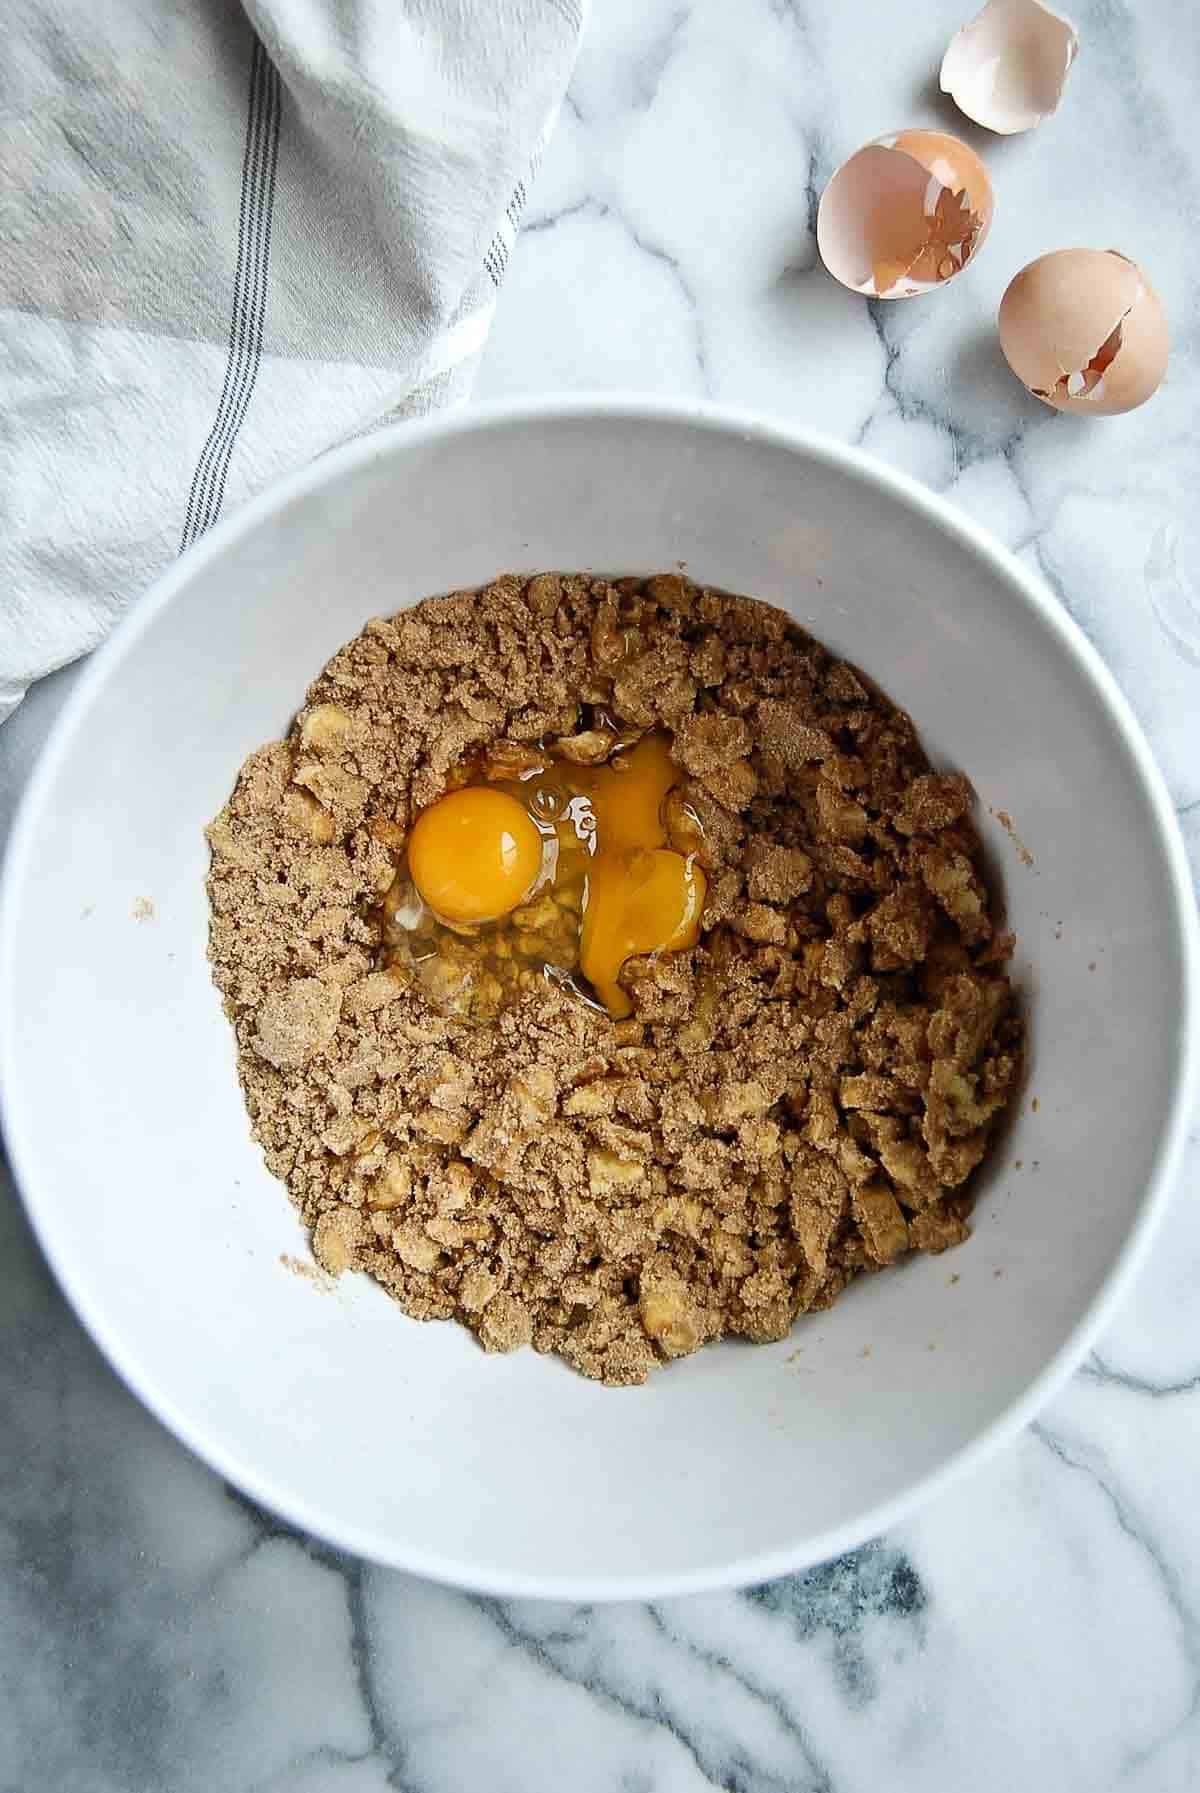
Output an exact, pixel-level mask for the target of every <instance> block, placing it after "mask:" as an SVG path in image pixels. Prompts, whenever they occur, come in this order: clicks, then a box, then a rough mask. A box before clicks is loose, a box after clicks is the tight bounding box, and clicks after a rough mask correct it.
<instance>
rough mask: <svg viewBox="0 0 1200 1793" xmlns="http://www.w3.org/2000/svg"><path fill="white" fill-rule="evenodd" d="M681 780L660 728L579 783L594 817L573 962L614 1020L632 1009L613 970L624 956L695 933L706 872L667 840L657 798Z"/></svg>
mask: <svg viewBox="0 0 1200 1793" xmlns="http://www.w3.org/2000/svg"><path fill="white" fill-rule="evenodd" d="M678 783H679V768H678V766H677V765H676V764H675V762H674V760H673V759H672V758H671V748H670V743H669V742H668V741H667V739H666V737H665V735H658V734H651V735H645V736H644V737H643V738H642V740H640V741H639V742H638V743H637V745H636V747H632V748H630V749H628V750H627V751H626V752H625V753H620V754H618V755H617V756H616V757H615V758H614V759H613V760H612V761H610V763H609V764H608V765H607V766H600V767H597V768H596V770H595V771H593V772H590V773H585V774H583V775H582V776H581V777H580V779H579V784H580V786H581V788H582V790H583V791H584V793H585V794H586V795H587V797H588V799H589V801H590V803H591V808H592V814H593V816H594V817H595V824H596V836H595V838H596V848H595V857H594V859H593V860H592V861H591V863H590V864H589V866H588V878H587V890H586V893H585V895H584V905H583V925H582V928H581V931H580V936H579V969H580V970H581V971H582V972H583V974H584V976H585V977H586V978H587V980H588V982H589V983H590V984H591V986H592V988H593V989H594V990H595V992H596V994H597V996H599V998H600V1000H601V1001H602V1002H603V1003H604V1006H605V1007H606V1008H607V1010H608V1012H609V1014H610V1015H612V1017H613V1018H614V1020H618V1021H619V1020H621V1019H622V1018H623V1017H624V1016H626V1015H630V1014H632V1013H633V1004H632V1003H631V1002H630V1000H629V997H628V996H627V995H626V993H625V991H624V990H622V988H621V986H620V984H619V983H618V982H617V978H618V976H619V974H620V971H621V967H622V966H623V965H624V963H625V961H626V959H631V958H634V957H636V956H638V955H639V954H642V953H654V952H678V951H680V950H681V949H682V948H683V947H688V946H695V944H696V941H697V940H698V939H699V938H700V911H701V910H702V909H703V907H704V898H705V894H706V889H707V886H706V881H705V877H704V873H703V872H702V871H701V870H700V867H699V866H698V865H697V864H696V862H695V860H694V859H693V858H691V857H690V856H689V857H687V858H685V857H684V856H683V854H682V853H676V852H673V851H672V850H671V849H670V848H669V847H668V846H667V830H666V827H665V825H664V822H663V813H662V812H663V803H664V801H665V799H666V796H667V792H668V791H669V790H671V788H672V787H673V786H674V785H677V784H678Z"/></svg>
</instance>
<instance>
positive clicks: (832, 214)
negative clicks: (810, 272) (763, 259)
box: [817, 130, 992, 299]
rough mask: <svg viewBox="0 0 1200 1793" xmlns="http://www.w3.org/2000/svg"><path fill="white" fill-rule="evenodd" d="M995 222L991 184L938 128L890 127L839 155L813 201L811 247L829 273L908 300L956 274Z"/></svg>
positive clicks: (966, 151) (864, 289)
mask: <svg viewBox="0 0 1200 1793" xmlns="http://www.w3.org/2000/svg"><path fill="white" fill-rule="evenodd" d="M991 222H992V183H991V181H990V180H989V178H988V172H987V169H986V168H985V167H984V165H983V163H982V162H981V161H980V159H979V157H978V156H977V155H976V154H975V151H974V150H973V149H970V148H969V147H968V146H967V145H966V144H965V143H962V142H960V141H959V139H958V138H957V137H951V136H950V135H949V134H948V133H947V132H945V131H922V130H912V131H894V132H892V133H890V134H889V135H888V136H886V137H877V138H876V139H875V140H874V142H872V143H868V144H866V145H865V146H864V147H863V148H862V149H860V150H857V151H856V152H855V154H854V155H852V156H851V157H850V158H849V160H848V161H845V162H843V163H842V165H841V167H840V168H839V169H838V170H837V172H836V173H835V174H834V176H833V178H832V180H831V181H830V182H829V185H828V186H827V187H826V188H825V191H824V193H822V195H821V203H820V205H819V206H818V208H817V248H818V249H819V250H820V253H821V260H822V261H823V262H824V263H825V266H826V267H827V268H828V269H829V272H830V273H831V274H832V275H833V277H834V279H835V280H840V281H841V283H842V285H843V286H848V287H849V288H850V290H851V291H852V292H856V293H865V294H866V295H867V296H868V297H869V298H874V299H911V298H914V297H916V295H917V294H919V293H928V292H933V291H934V290H935V289H936V288H937V287H939V286H944V285H945V284H946V282H947V281H948V280H952V279H953V278H954V276H955V275H956V274H961V272H962V270H963V269H964V268H965V267H966V265H967V263H968V262H969V261H970V260H971V257H972V256H973V255H974V254H975V253H976V251H977V250H978V248H979V246H980V244H981V243H982V242H983V239H984V238H985V237H986V235H987V233H988V228H989V226H990V224H991Z"/></svg>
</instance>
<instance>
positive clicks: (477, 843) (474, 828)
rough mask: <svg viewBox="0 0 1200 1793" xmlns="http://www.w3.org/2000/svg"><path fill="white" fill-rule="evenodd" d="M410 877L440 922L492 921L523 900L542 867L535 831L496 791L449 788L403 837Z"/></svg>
mask: <svg viewBox="0 0 1200 1793" xmlns="http://www.w3.org/2000/svg"><path fill="white" fill-rule="evenodd" d="M408 869H409V873H410V875H411V877H412V881H413V883H414V884H415V885H416V887H417V889H418V891H419V892H420V894H421V896H422V897H423V898H424V900H425V902H427V903H428V905H429V907H430V908H431V909H432V910H433V911H434V913H435V915H439V916H441V917H442V918H443V920H445V921H464V922H473V921H495V920H497V919H498V918H499V917H500V916H502V915H507V914H508V913H509V912H510V910H513V909H515V908H517V906H518V905H519V904H520V903H522V902H524V900H525V898H526V897H527V896H528V895H529V892H530V891H531V889H532V888H533V886H534V884H535V883H536V882H537V878H538V874H539V872H540V871H541V869H542V837H541V835H540V834H539V833H538V830H537V827H536V826H535V824H534V822H533V820H532V819H531V817H530V816H529V814H528V812H527V811H526V810H525V809H524V808H523V807H522V805H521V804H520V803H518V801H517V799H516V798H515V797H510V796H508V795H507V793H506V792H504V791H497V790H493V789H491V788H490V787H488V786H483V787H476V786H468V787H466V788H465V789H463V790H460V791H451V792H450V793H449V794H448V795H447V796H445V797H441V798H439V799H438V801H437V802H436V803H433V804H431V805H430V807H429V808H428V809H426V810H423V811H422V813H421V814H420V815H419V816H418V817H417V820H416V822H415V823H414V825H413V830H412V833H411V835H410V836H409V841H408Z"/></svg>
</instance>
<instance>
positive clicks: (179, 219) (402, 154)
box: [0, 0, 587, 720]
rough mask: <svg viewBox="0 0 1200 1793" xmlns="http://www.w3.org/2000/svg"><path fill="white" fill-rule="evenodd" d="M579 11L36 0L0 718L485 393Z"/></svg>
mask: <svg viewBox="0 0 1200 1793" xmlns="http://www.w3.org/2000/svg"><path fill="white" fill-rule="evenodd" d="M586 3H587V0H244V4H243V5H239V4H237V0H102V3H101V4H97V3H96V0H12V4H11V5H10V6H9V7H8V8H6V9H5V19H4V23H5V44H4V51H3V55H2V56H0V170H2V175H0V720H3V718H4V717H5V716H6V715H8V714H9V713H10V712H11V711H12V710H13V709H14V708H15V706H16V705H17V704H18V703H19V702H20V700H21V697H22V696H23V694H24V692H25V689H26V687H27V686H28V684H29V683H30V681H31V680H33V679H35V678H37V677H39V676H40V675H41V674H42V673H45V672H49V671H51V670H53V668H55V667H57V666H61V665H63V664H65V663H66V662H67V661H68V660H72V659H74V658H75V657H76V656H77V655H79V654H81V653H83V652H85V651H86V650H87V649H88V648H91V647H93V646H94V645H95V644H96V643H97V642H98V641H99V640H100V639H101V637H102V636H103V635H104V634H105V633H106V632H107V631H108V629H109V628H110V627H111V626H112V624H113V623H114V622H115V621H116V619H117V618H118V617H119V616H120V615H121V614H122V612H123V611H124V610H125V609H127V608H128V606H129V605H130V604H131V603H132V602H133V601H134V600H135V599H136V598H137V597H138V595H139V593H140V592H142V591H143V590H144V588H145V587H146V585H147V583H148V582H149V581H150V580H151V579H152V578H153V577H154V575H155V574H156V573H157V572H159V570H160V569H161V568H162V567H163V566H164V565H165V564H166V563H167V562H168V561H169V560H170V559H171V557H172V556H173V555H174V554H175V553H177V552H178V551H179V550H180V549H181V548H186V547H187V546H188V545H189V544H190V543H191V542H193V541H195V540H196V538H197V537H198V536H199V535H201V534H203V532H204V531H205V530H206V529H207V528H209V526H210V525H211V524H212V523H213V522H215V521H216V519H217V517H218V516H219V515H220V514H221V513H222V511H227V510H228V509H229V508H230V506H231V505H234V504H236V503H237V501H238V500H239V499H240V498H242V497H244V496H245V495H247V494H248V493H250V492H252V491H254V490H255V489H256V488H257V487H259V486H260V485H262V483H263V482H264V481H265V480H267V479H269V478H270V477H271V476H272V475H273V474H275V473H278V472H281V471H282V470H284V469H286V468H289V467H294V466H296V465H298V464H300V463H302V462H303V461H305V460H307V459H309V458H310V457H311V456H312V455H313V454H315V453H316V452H317V451H318V450H320V449H322V448H324V447H326V446H328V445H329V444H330V443H332V442H335V441H338V440H340V439H342V438H344V437H346V436H347V435H352V434H354V433H356V432H358V431H360V430H362V429H364V428H366V427H368V426H370V425H372V424H374V423H377V422H381V421H383V420H384V419H385V418H392V417H397V416H414V415H420V414H422V413H424V412H427V411H429V410H431V409H432V408H434V407H435V406H439V405H444V404H447V403H449V402H452V401H454V400H456V399H459V398H462V397H464V396H465V395H466V392H467V390H468V388H469V385H470V380H471V376H472V373H473V371H474V366H475V363H476V361H477V359H478V356H479V352H480V349H481V348H482V346H483V342H484V338H485V336H486V333H487V329H488V324H489V322H490V319H491V314H492V308H493V305H494V302H495V297H496V292H497V289H498V287H499V285H500V281H501V278H502V276H503V274H504V267H505V263H506V261H507V259H508V254H509V250H510V248H511V246H512V241H513V237H514V234H515V231H516V227H517V222H518V219H519V217H520V213H521V208H522V206H523V205H524V202H525V190H526V184H527V182H528V181H529V179H530V176H531V173H532V171H533V169H534V167H535V166H536V163H537V160H538V157H539V154H540V151H541V148H542V145H543V143H544V142H545V139H546V137H547V135H548V133H549V131H550V129H551V127H552V125H553V121H554V118H555V115H556V113H557V110H558V106H559V102H560V101H561V98H562V95H563V92H564V91H565V88H566V84H567V79H568V77H569V75H570V71H571V67H572V64H573V62H574V58H575V53H576V49H577V46H578V41H579V37H580V33H581V30H582V16H581V15H582V12H583V8H584V7H585V5H586Z"/></svg>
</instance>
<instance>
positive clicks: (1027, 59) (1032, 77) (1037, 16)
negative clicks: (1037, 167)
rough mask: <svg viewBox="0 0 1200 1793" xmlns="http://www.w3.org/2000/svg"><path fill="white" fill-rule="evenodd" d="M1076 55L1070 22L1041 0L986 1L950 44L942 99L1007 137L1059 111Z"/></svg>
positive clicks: (943, 74) (1074, 31) (1031, 126)
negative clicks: (949, 101)
mask: <svg viewBox="0 0 1200 1793" xmlns="http://www.w3.org/2000/svg"><path fill="white" fill-rule="evenodd" d="M1078 50H1079V37H1078V34H1077V32H1076V30H1075V27H1074V25H1072V23H1071V21H1070V19H1065V18H1063V16H1062V14H1061V13H1057V12H1054V11H1053V10H1052V9H1051V8H1050V7H1049V6H1043V5H1042V4H1041V0H988V4H987V5H986V6H985V7H984V9H983V11H982V12H981V13H979V14H978V15H977V16H976V17H975V18H973V19H972V20H971V23H970V24H969V25H964V26H963V28H962V30H961V31H959V32H958V33H957V34H956V35H955V36H954V37H952V38H951V40H950V46H949V48H948V49H947V51H946V54H945V56H944V57H943V58H942V77H941V81H942V92H943V93H948V94H949V95H950V97H951V99H952V100H953V101H954V103H955V105H956V106H957V107H958V109H959V111H960V112H965V113H966V115H967V117H968V118H973V119H974V120H975V123H976V124H980V125H985V126H986V127H987V129H988V130H989V131H996V132H998V133H999V134H1000V135H1002V136H1006V137H1010V136H1013V135H1014V134H1015V133H1016V132H1017V131H1029V130H1032V128H1033V126H1034V125H1036V124H1040V123H1041V121H1042V119H1043V118H1046V117H1047V116H1048V115H1049V114H1050V113H1051V112H1054V111H1056V110H1057V108H1058V103H1059V101H1060V100H1061V99H1062V95H1063V88H1064V87H1065V86H1066V82H1067V76H1068V74H1069V73H1070V71H1071V64H1072V63H1073V62H1074V60H1075V57H1076V54H1077V53H1078Z"/></svg>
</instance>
